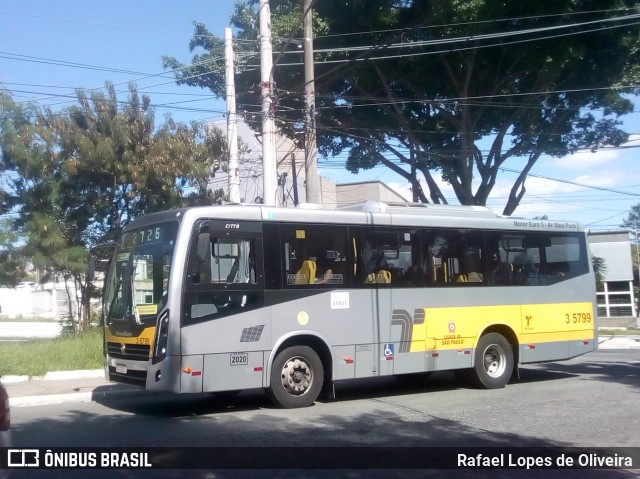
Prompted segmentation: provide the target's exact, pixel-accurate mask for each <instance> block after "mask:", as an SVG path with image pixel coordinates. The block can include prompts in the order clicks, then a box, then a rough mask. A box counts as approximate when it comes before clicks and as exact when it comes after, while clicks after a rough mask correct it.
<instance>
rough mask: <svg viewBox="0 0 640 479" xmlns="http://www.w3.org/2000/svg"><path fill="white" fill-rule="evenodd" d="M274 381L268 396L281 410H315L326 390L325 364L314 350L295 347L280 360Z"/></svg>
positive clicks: (274, 366)
mask: <svg viewBox="0 0 640 479" xmlns="http://www.w3.org/2000/svg"><path fill="white" fill-rule="evenodd" d="M270 377H271V386H270V387H269V389H268V394H269V397H270V398H271V400H272V401H273V402H274V403H275V404H276V405H277V406H280V407H283V408H288V409H289V408H298V407H307V406H311V405H312V404H313V403H314V401H315V400H316V399H317V398H318V396H319V395H320V391H321V390H322V383H323V381H324V371H323V367H322V361H321V360H320V357H319V356H318V354H317V353H316V352H315V351H314V350H313V349H312V348H310V347H308V346H292V347H290V348H287V349H285V350H283V351H281V352H280V353H279V354H278V355H277V356H276V359H275V360H274V361H273V364H272V365H271V373H270Z"/></svg>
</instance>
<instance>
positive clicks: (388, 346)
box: [384, 343, 393, 360]
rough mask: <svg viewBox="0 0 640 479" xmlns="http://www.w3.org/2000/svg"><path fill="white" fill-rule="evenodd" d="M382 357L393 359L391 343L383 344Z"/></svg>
mask: <svg viewBox="0 0 640 479" xmlns="http://www.w3.org/2000/svg"><path fill="white" fill-rule="evenodd" d="M384 357H385V358H386V359H387V360H390V359H393V343H387V344H385V345H384Z"/></svg>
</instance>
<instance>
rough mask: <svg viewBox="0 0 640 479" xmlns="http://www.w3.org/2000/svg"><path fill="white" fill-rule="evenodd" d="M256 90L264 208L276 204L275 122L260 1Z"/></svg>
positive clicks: (267, 32) (265, 6)
mask: <svg viewBox="0 0 640 479" xmlns="http://www.w3.org/2000/svg"><path fill="white" fill-rule="evenodd" d="M259 19H260V88H261V92H262V180H263V188H262V195H263V197H264V199H263V202H264V204H265V205H269V206H275V205H276V186H277V183H278V178H277V173H276V157H275V156H276V155H275V149H276V148H275V145H276V142H275V121H274V118H273V98H272V94H273V77H272V70H273V50H272V46H271V10H270V8H269V0H260V15H259Z"/></svg>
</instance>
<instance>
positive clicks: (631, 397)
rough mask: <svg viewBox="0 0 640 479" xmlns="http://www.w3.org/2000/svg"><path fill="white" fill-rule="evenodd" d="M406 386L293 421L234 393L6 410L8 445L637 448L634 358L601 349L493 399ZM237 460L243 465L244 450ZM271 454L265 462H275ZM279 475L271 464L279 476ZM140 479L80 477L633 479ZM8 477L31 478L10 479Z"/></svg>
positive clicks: (361, 391)
mask: <svg viewBox="0 0 640 479" xmlns="http://www.w3.org/2000/svg"><path fill="white" fill-rule="evenodd" d="M414 379H415V380H414V381H413V382H411V381H410V382H406V381H404V382H401V383H398V381H396V380H394V379H393V378H381V379H377V380H358V381H353V382H350V383H345V384H340V385H338V387H337V396H338V398H337V400H335V401H320V402H318V403H317V404H316V405H315V406H313V407H311V408H306V409H299V410H282V409H276V408H273V407H272V406H271V404H270V403H269V402H268V400H267V399H266V398H265V396H264V395H263V394H262V392H261V391H248V392H244V393H242V394H240V395H238V396H237V397H236V398H234V399H233V400H228V399H227V400H224V399H216V398H215V396H213V397H212V396H211V395H197V396H188V397H184V396H182V397H175V396H157V395H156V396H146V395H143V396H136V397H122V396H120V397H114V396H112V397H108V396H106V397H105V396H103V397H102V398H100V397H95V398H94V399H95V400H94V401H91V402H79V403H69V402H64V403H61V404H48V405H46V406H40V405H34V406H31V407H18V408H15V409H14V410H13V411H12V413H13V425H14V431H13V432H14V442H15V444H16V446H18V447H33V446H42V447H50V446H59V447H72V448H78V447H83V446H87V447H91V446H96V447H97V446H103V447H118V446H125V447H129V448H132V450H136V448H138V449H139V448H140V447H155V446H169V447H170V448H171V449H169V450H172V451H177V449H175V448H178V447H187V448H189V450H191V451H195V452H194V453H195V454H198V455H199V457H200V458H202V457H204V458H205V460H208V456H211V455H212V454H216V451H218V453H219V449H200V448H201V447H211V448H219V447H221V446H233V447H241V448H247V447H267V446H268V447H281V448H285V449H284V450H285V451H287V454H290V455H293V456H287V455H284V457H285V459H283V461H286V457H293V458H292V459H291V461H293V460H294V459H295V460H296V461H299V460H300V456H297V455H298V454H309V450H307V449H300V447H301V446H311V447H313V448H321V447H339V448H341V449H342V450H343V451H344V450H346V451H353V452H354V454H355V453H356V452H357V451H358V449H354V448H357V447H359V446H378V447H397V446H402V447H411V448H415V449H412V450H414V451H417V454H420V452H422V453H424V454H425V461H428V460H429V457H428V456H427V453H428V452H429V451H431V452H432V451H433V450H434V449H433V448H435V447H442V446H444V447H449V448H452V449H453V450H458V449H460V450H464V449H462V448H465V447H487V446H492V447H512V446H520V447H526V448H531V447H540V446H543V447H551V448H556V449H557V448H564V447H577V448H580V449H581V450H582V449H584V451H589V450H590V448H594V447H633V448H636V449H635V450H636V451H637V448H638V446H640V419H639V416H638V414H637V407H638V404H639V401H638V400H639V399H640V394H639V393H640V350H638V349H625V350H621V349H603V350H601V351H598V352H595V353H591V354H588V355H585V356H582V357H580V358H576V359H573V360H570V361H566V362H558V363H550V364H545V365H537V366H529V367H526V368H523V369H522V379H521V381H519V382H517V383H515V384H510V385H509V386H508V387H506V388H504V389H500V390H493V391H484V390H472V389H462V388H460V387H458V385H457V383H456V382H455V380H454V378H453V375H452V374H448V373H439V374H434V375H433V376H432V377H431V378H429V379H428V380H426V381H425V380H423V378H414ZM101 387H102V386H98V388H97V389H98V390H99V389H100V388H101ZM420 448H427V449H420ZM242 450H243V451H246V455H247V458H246V461H247V464H251V461H252V457H251V454H252V453H255V451H256V450H255V449H242ZM449 450H451V449H449ZM526 450H530V449H526ZM271 451H277V450H271ZM279 451H280V453H281V452H282V450H279ZM381 451H382V452H380V454H384V450H381ZM445 451H446V450H445ZM280 453H276V452H273V454H274V455H276V454H278V455H277V457H279V458H281V457H283V456H282V455H280ZM303 457H304V456H303ZM310 462H311V458H310ZM287 465H288V464H287V463H286V462H283V466H282V467H283V468H284V467H286V466H287ZM427 465H428V464H427ZM39 472H40V471H39ZM46 472H47V474H46V476H45V477H60V478H65V479H67V478H73V477H78V478H79V477H83V478H84V477H87V474H88V473H87V471H78V470H64V471H62V470H58V471H46ZM140 472H141V471H131V470H120V469H118V470H113V471H91V474H90V475H89V477H105V478H122V477H163V478H164V477H167V478H183V477H202V478H228V477H283V478H285V477H286V478H295V477H323V478H324V477H327V478H329V477H331V478H334V477H341V478H342V477H344V478H349V479H360V478H363V479H364V478H367V479H368V478H383V477H384V478H392V477H411V478H415V477H463V478H464V477H469V478H471V477H473V478H483V477H491V478H494V479H495V478H512V477H516V478H518V477H526V478H529V477H545V478H546V477H549V478H559V477H562V478H565V477H575V478H576V479H577V478H580V479H582V478H587V479H591V478H594V479H595V478H601V477H605V478H607V477H612V478H616V479H628V478H632V477H638V475H637V472H638V471H635V472H634V471H626V470H615V471H614V470H607V471H592V470H578V471H576V470H558V469H552V470H544V471H542V470H537V471H534V472H531V471H529V472H527V471H522V470H508V469H491V470H473V471H467V470H456V471H451V470H449V471H438V470H433V469H424V470H420V471H415V470H412V471H407V470H372V471H366V470H362V469H353V470H339V471H331V470H322V471H308V470H295V471H291V470H275V471H271V470H270V471H261V470H253V469H252V470H243V471H237V470H229V469H225V470H214V471H200V470H190V471H173V470H169V471H157V470H154V471H146V472H147V474H146V475H141V474H140ZM81 473H82V474H81ZM16 477H17V478H18V479H21V478H23V477H32V476H30V475H28V474H26V473H21V474H18V475H17V476H16Z"/></svg>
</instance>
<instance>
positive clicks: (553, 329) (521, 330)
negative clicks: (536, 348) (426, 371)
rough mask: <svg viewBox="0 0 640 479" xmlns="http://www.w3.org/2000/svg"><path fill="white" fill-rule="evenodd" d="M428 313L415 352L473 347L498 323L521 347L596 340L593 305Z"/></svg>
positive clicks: (415, 333)
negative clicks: (509, 330)
mask: <svg viewBox="0 0 640 479" xmlns="http://www.w3.org/2000/svg"><path fill="white" fill-rule="evenodd" d="M424 314H425V320H424V321H423V322H422V323H420V324H414V325H413V327H412V336H411V349H410V351H411V352H414V351H428V350H433V349H467V348H473V347H475V345H476V341H477V339H478V338H479V336H480V333H481V332H482V331H483V330H485V329H486V328H488V327H489V326H492V325H497V324H499V325H506V326H508V327H509V328H511V329H512V330H513V332H514V333H515V334H516V335H517V337H518V341H519V343H520V344H527V343H542V342H553V341H567V340H587V339H593V338H594V327H595V323H594V318H593V305H592V303H589V302H584V303H553V304H525V305H512V306H463V307H449V308H425V309H424Z"/></svg>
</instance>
